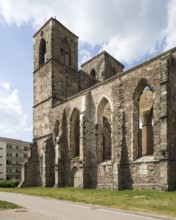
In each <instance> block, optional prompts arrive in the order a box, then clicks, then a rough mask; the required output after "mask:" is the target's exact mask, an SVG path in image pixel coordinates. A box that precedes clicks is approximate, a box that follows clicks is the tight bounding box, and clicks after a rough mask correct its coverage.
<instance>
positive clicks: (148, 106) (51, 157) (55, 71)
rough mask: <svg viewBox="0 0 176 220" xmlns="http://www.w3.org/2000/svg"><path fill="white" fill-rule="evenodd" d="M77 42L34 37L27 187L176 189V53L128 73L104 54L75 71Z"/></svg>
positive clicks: (43, 33) (62, 36)
mask: <svg viewBox="0 0 176 220" xmlns="http://www.w3.org/2000/svg"><path fill="white" fill-rule="evenodd" d="M77 65H78V37H77V36H75V35H74V34H73V33H71V32H70V31H69V30H68V29H67V28H65V27H64V26H63V25H62V24H60V23H59V22H58V21H57V20H56V19H53V18H51V19H50V20H49V21H48V22H47V23H46V24H45V25H44V26H43V27H41V29H40V30H39V31H38V32H37V33H36V34H35V35H34V110H33V111H34V119H33V120H34V131H33V132H34V140H33V141H34V142H33V147H32V150H31V157H30V158H29V160H28V162H27V163H26V164H25V165H24V169H23V174H24V176H23V182H22V185H23V186H55V187H64V186H74V187H81V188H110V189H116V190H120V189H136V188H156V189H161V190H172V189H175V188H176V104H175V103H176V49H175V48H174V49H172V50H170V51H167V52H165V53H163V54H161V55H159V56H158V57H155V58H153V59H151V60H149V61H147V62H145V63H143V64H141V65H139V66H137V67H134V68H132V69H130V70H128V71H126V72H123V68H124V66H123V65H122V64H121V63H120V62H118V61H117V60H115V59H114V58H113V57H112V56H110V55H109V54H108V53H106V52H101V53H100V54H98V55H97V56H96V57H94V58H92V59H91V60H90V61H88V62H86V63H85V64H83V65H82V66H81V70H80V71H79V72H78V67H77Z"/></svg>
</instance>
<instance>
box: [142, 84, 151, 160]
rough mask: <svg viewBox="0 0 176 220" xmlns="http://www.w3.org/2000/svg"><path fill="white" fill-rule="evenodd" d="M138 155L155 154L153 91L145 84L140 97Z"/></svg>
mask: <svg viewBox="0 0 176 220" xmlns="http://www.w3.org/2000/svg"><path fill="white" fill-rule="evenodd" d="M138 115H139V122H138V124H139V125H138V126H139V128H138V130H139V141H138V146H139V147H138V157H141V156H145V155H152V154H153V92H152V91H151V89H150V88H149V87H148V86H145V87H144V89H143V91H142V93H141V94H140V97H139V113H138Z"/></svg>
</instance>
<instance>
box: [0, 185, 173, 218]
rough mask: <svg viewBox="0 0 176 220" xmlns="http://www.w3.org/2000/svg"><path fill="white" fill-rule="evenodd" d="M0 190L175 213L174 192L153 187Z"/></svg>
mask: <svg viewBox="0 0 176 220" xmlns="http://www.w3.org/2000/svg"><path fill="white" fill-rule="evenodd" d="M0 191H7V192H15V193H23V194H30V195H36V196H43V197H50V198H54V199H59V200H66V201H71V202H79V203H86V204H91V205H100V206H105V207H109V208H115V209H122V210H127V211H133V212H139V213H148V214H154V215H162V216H169V217H176V208H175V204H176V192H159V191H155V190H124V191H111V190H99V189H96V190H95V189H84V190H82V189H76V188H43V187H31V188H13V189H4V188H0Z"/></svg>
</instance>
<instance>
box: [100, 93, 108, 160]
mask: <svg viewBox="0 0 176 220" xmlns="http://www.w3.org/2000/svg"><path fill="white" fill-rule="evenodd" d="M97 123H98V128H97V129H98V130H97V133H98V134H97V160H98V161H99V162H102V161H106V160H111V155H112V143H111V136H112V131H111V106H110V103H109V101H108V100H107V99H106V98H105V97H103V98H102V100H101V101H100V103H99V105H98V108H97Z"/></svg>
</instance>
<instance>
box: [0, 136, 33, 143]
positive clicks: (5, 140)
mask: <svg viewBox="0 0 176 220" xmlns="http://www.w3.org/2000/svg"><path fill="white" fill-rule="evenodd" d="M0 142H7V143H11V144H14V143H15V144H30V142H28V141H22V140H18V139H12V138H6V137H0Z"/></svg>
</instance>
